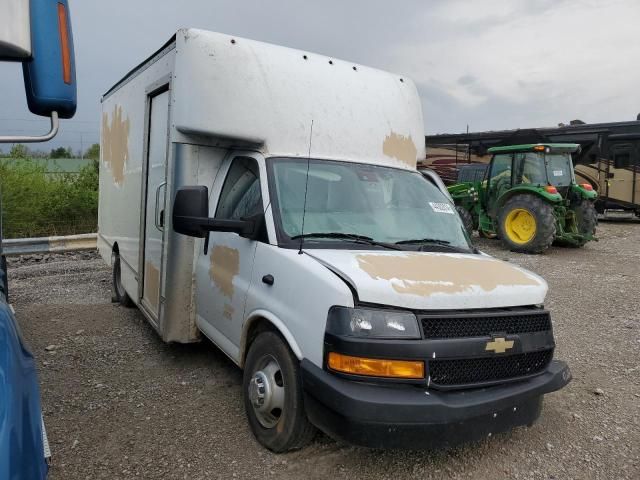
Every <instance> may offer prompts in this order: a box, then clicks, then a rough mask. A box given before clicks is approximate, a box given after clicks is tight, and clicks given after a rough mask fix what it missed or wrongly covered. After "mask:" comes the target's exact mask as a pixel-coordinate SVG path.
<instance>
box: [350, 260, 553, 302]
mask: <svg viewBox="0 0 640 480" xmlns="http://www.w3.org/2000/svg"><path fill="white" fill-rule="evenodd" d="M356 258H357V260H358V265H359V266H360V268H361V269H362V270H364V271H365V272H366V273H368V274H369V276H371V278H373V279H374V280H387V281H389V282H390V283H391V286H392V287H393V289H394V290H395V291H396V292H398V293H408V294H412V295H419V296H424V297H428V296H430V295H434V294H449V295H452V294H456V293H462V292H464V291H466V290H470V289H476V288H478V289H482V290H484V291H486V292H490V291H492V290H495V289H496V288H498V287H501V286H504V287H510V286H528V285H534V286H538V285H540V282H539V281H538V280H537V279H536V278H535V277H533V276H531V275H527V273H526V272H524V271H522V270H519V269H517V268H515V267H512V266H511V265H509V264H506V263H503V262H500V261H497V260H493V259H486V258H484V257H482V258H473V257H457V256H450V255H422V254H408V255H402V256H401V255H372V254H365V255H358V256H357V257H356Z"/></svg>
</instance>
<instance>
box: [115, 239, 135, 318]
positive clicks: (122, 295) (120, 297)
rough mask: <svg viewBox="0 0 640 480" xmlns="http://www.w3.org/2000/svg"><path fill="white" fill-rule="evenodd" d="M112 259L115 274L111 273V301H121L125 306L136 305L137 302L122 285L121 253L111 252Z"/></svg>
mask: <svg viewBox="0 0 640 480" xmlns="http://www.w3.org/2000/svg"><path fill="white" fill-rule="evenodd" d="M111 260H112V263H113V274H112V275H111V301H112V302H114V303H119V304H120V305H122V306H123V307H127V308H132V307H135V304H134V303H133V301H132V300H131V298H130V297H129V295H128V294H127V292H126V290H125V289H124V286H123V285H122V269H121V266H120V255H119V254H118V252H113V253H112V254H111Z"/></svg>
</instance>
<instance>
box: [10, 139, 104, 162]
mask: <svg viewBox="0 0 640 480" xmlns="http://www.w3.org/2000/svg"><path fill="white" fill-rule="evenodd" d="M0 158H23V159H28V158H88V159H91V160H98V159H99V158H100V145H99V144H97V143H94V144H93V145H91V146H90V147H89V148H87V149H86V150H85V151H84V152H82V151H77V152H75V153H74V152H73V150H72V149H71V147H67V148H64V147H58V148H52V149H51V151H50V152H46V151H43V150H31V149H30V148H29V147H27V146H26V145H23V144H21V143H16V144H14V145H13V146H12V147H11V149H10V150H9V152H7V153H5V152H3V151H2V150H0Z"/></svg>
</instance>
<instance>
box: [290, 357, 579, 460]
mask: <svg viewBox="0 0 640 480" xmlns="http://www.w3.org/2000/svg"><path fill="white" fill-rule="evenodd" d="M301 367H302V379H303V386H304V401H305V408H306V410H307V414H308V416H309V419H310V420H311V422H312V423H313V424H314V425H316V426H317V427H318V428H320V429H321V430H323V431H324V432H325V433H327V434H328V435H330V436H331V437H334V438H336V439H339V440H343V441H346V442H348V443H352V444H354V445H360V446H364V447H371V448H409V449H416V448H448V447H451V446H454V445H457V444H460V443H463V442H469V441H474V440H479V439H481V438H485V437H487V436H490V435H492V434H494V433H499V432H503V431H507V430H510V429H512V428H514V427H517V426H521V425H531V424H532V423H533V422H535V420H536V419H537V418H538V416H539V415H540V411H541V408H542V396H543V395H544V394H546V393H550V392H554V391H556V390H559V389H561V388H562V387H564V386H565V385H566V384H567V383H569V382H570V381H571V372H570V370H569V367H568V366H567V364H566V363H565V362H562V361H558V360H554V361H552V362H551V363H550V364H549V366H548V367H547V369H546V370H545V371H544V372H543V373H542V374H540V375H537V376H535V377H532V378H529V379H526V380H523V381H521V382H516V383H510V384H507V385H498V386H493V387H486V388H477V389H468V390H458V391H448V392H443V391H437V390H433V389H426V388H425V387H417V386H415V385H399V384H394V385H380V384H371V383H362V382H356V381H352V380H347V379H344V378H339V377H337V376H335V375H333V374H331V373H329V372H326V371H324V370H322V369H321V368H319V367H317V366H316V365H314V364H313V363H311V362H310V361H308V360H306V359H305V360H303V361H302V364H301Z"/></svg>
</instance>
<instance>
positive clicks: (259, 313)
mask: <svg viewBox="0 0 640 480" xmlns="http://www.w3.org/2000/svg"><path fill="white" fill-rule="evenodd" d="M262 319H264V320H267V321H268V322H269V323H271V324H272V325H273V326H274V327H275V328H277V329H278V331H279V332H280V334H281V335H282V336H283V337H284V339H285V340H286V341H287V343H288V344H289V348H291V351H292V352H293V354H294V355H295V356H296V357H297V358H298V360H302V358H303V357H302V350H301V349H300V347H299V346H298V343H297V342H296V339H295V338H294V336H293V334H292V333H291V332H290V331H289V329H288V328H287V327H286V325H285V324H284V322H282V320H280V319H279V318H278V317H277V316H276V315H274V314H273V313H271V312H269V311H267V310H262V309H258V310H254V311H252V312H251V313H250V314H249V316H248V317H247V319H246V320H245V322H244V325H243V327H242V337H241V340H240V367H241V368H242V367H244V359H245V356H246V353H247V340H248V339H247V336H248V333H249V330H250V329H251V326H252V325H253V324H254V323H255V322H258V321H260V320H262Z"/></svg>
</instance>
